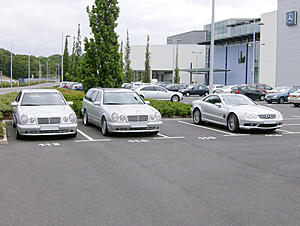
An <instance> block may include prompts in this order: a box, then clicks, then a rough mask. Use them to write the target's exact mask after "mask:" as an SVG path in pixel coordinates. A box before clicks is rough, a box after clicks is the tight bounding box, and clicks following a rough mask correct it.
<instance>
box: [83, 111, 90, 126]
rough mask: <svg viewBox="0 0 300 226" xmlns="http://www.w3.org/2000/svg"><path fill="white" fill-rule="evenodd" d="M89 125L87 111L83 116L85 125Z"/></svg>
mask: <svg viewBox="0 0 300 226" xmlns="http://www.w3.org/2000/svg"><path fill="white" fill-rule="evenodd" d="M88 124H89V119H88V114H87V112H86V111H84V114H83V125H85V126H87V125H88Z"/></svg>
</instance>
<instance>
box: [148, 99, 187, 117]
mask: <svg viewBox="0 0 300 226" xmlns="http://www.w3.org/2000/svg"><path fill="white" fill-rule="evenodd" d="M148 101H150V105H151V106H152V107H154V108H156V109H157V110H158V111H159V112H160V113H161V115H162V116H163V117H174V116H175V117H189V116H190V115H191V105H190V104H184V103H172V102H170V101H162V100H152V99H149V100H148Z"/></svg>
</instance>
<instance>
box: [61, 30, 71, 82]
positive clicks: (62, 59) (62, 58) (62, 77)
mask: <svg viewBox="0 0 300 226" xmlns="http://www.w3.org/2000/svg"><path fill="white" fill-rule="evenodd" d="M64 37H66V38H69V37H70V35H66V36H64V33H62V36H61V82H62V83H63V81H64V66H63V65H64Z"/></svg>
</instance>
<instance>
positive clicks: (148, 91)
mask: <svg viewBox="0 0 300 226" xmlns="http://www.w3.org/2000/svg"><path fill="white" fill-rule="evenodd" d="M138 93H139V95H141V96H143V97H144V98H146V99H156V97H157V95H156V89H155V87H154V86H146V87H143V88H141V89H140V90H139V92H138Z"/></svg>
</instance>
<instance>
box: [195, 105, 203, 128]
mask: <svg viewBox="0 0 300 226" xmlns="http://www.w3.org/2000/svg"><path fill="white" fill-rule="evenodd" d="M193 122H194V123H195V124H197V125H199V124H201V123H202V116H201V112H200V110H199V109H198V108H197V109H195V110H194V111H193Z"/></svg>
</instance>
